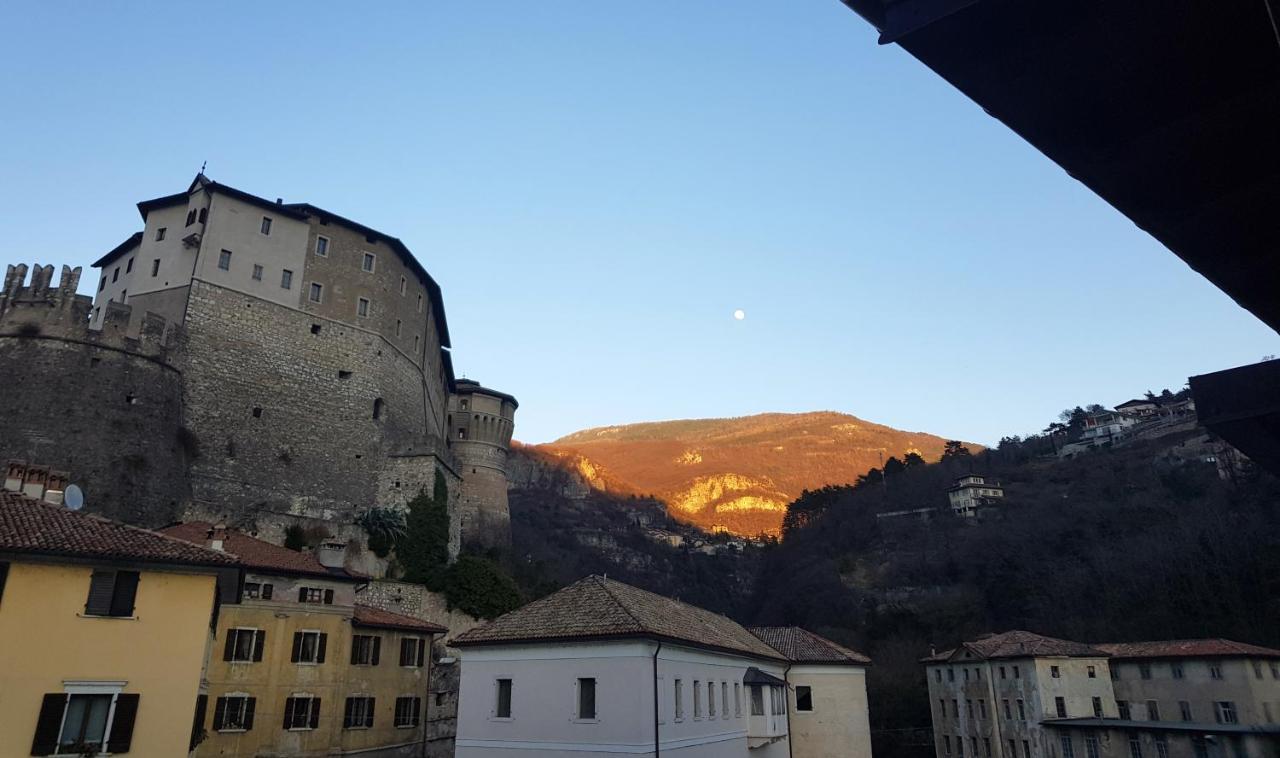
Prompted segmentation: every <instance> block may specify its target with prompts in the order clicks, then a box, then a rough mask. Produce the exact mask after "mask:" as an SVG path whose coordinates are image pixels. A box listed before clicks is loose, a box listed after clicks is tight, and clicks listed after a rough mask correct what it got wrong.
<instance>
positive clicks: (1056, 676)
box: [1049, 666, 1062, 679]
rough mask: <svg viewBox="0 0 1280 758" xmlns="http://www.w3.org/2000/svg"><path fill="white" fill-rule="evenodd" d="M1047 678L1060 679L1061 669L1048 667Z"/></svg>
mask: <svg viewBox="0 0 1280 758" xmlns="http://www.w3.org/2000/svg"><path fill="white" fill-rule="evenodd" d="M1049 676H1051V677H1053V678H1054V679H1061V678H1062V669H1060V668H1058V667H1057V666H1050V667H1049Z"/></svg>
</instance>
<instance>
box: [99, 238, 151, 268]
mask: <svg viewBox="0 0 1280 758" xmlns="http://www.w3.org/2000/svg"><path fill="white" fill-rule="evenodd" d="M141 243H142V232H134V233H133V234H130V235H129V238H128V239H126V240H125V241H124V242H121V243H120V244H119V245H116V246H115V247H113V248H111V251H110V252H108V253H107V254H106V255H104V256H102V257H101V258H99V259H98V260H96V261H94V262H93V263H92V264H90V266H91V267H92V268H102V267H103V266H106V265H108V264H109V263H111V262H112V261H114V260H115V259H117V258H119V257H120V256H122V255H124V254H125V253H127V252H129V251H130V250H132V249H134V248H135V247H137V246H138V245H139V244H141Z"/></svg>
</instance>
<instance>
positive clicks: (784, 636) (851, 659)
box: [750, 626, 871, 666]
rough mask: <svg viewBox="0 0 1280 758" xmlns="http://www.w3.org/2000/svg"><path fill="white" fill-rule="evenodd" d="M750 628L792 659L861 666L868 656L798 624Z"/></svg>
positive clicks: (792, 660)
mask: <svg viewBox="0 0 1280 758" xmlns="http://www.w3.org/2000/svg"><path fill="white" fill-rule="evenodd" d="M750 632H751V633H752V634H754V635H755V636H757V637H759V638H760V639H761V640H763V641H764V643H765V644H766V645H768V646H769V647H771V648H773V649H774V650H777V651H778V652H779V653H782V655H783V657H785V658H786V659H787V660H789V661H791V662H792V663H835V664H842V665H846V666H847V665H859V666H865V665H866V664H868V663H871V659H870V658H868V657H867V656H865V655H863V654H862V653H859V652H856V651H854V650H850V649H849V648H847V647H844V646H843V645H840V644H837V643H835V642H832V641H831V640H829V639H827V638H826V637H821V636H819V635H816V634H814V633H813V632H811V631H809V630H808V629H801V628H800V627H798V626H753V627H750Z"/></svg>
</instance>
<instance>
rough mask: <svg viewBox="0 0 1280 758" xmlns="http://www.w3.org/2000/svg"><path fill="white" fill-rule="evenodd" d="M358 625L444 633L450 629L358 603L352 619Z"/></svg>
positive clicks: (426, 632) (404, 630)
mask: <svg viewBox="0 0 1280 758" xmlns="http://www.w3.org/2000/svg"><path fill="white" fill-rule="evenodd" d="M351 623H352V624H354V625H356V626H371V627H377V628H379V629H399V630H400V631H403V632H423V633H425V634H444V633H445V632H448V631H449V630H448V629H446V628H444V627H443V626H440V625H439V624H433V623H431V622H430V621H423V620H422V619H416V618H413V617H412V616H401V615H400V614H399V613H392V612H391V611H384V610H382V609H381V608H374V607H372V606H368V605H357V606H356V615H355V617H354V618H353V619H352V620H351Z"/></svg>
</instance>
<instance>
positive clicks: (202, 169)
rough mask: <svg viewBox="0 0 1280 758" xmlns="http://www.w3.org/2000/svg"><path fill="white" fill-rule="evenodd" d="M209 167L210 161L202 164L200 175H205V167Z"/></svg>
mask: <svg viewBox="0 0 1280 758" xmlns="http://www.w3.org/2000/svg"><path fill="white" fill-rule="evenodd" d="M208 165H209V161H204V162H203V163H201V164H200V173H202V174H203V173H204V167H205V166H208Z"/></svg>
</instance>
